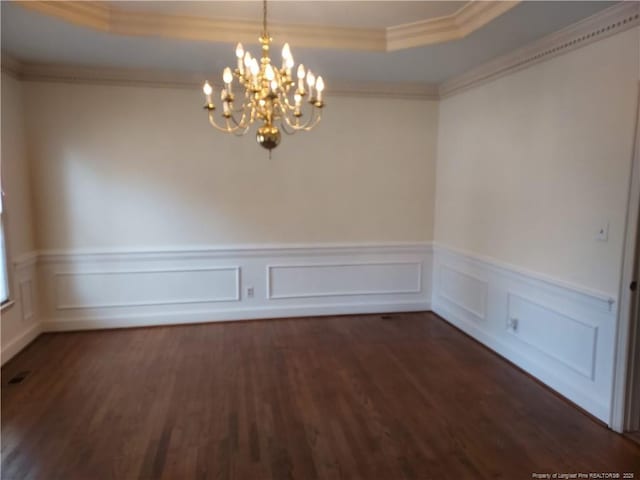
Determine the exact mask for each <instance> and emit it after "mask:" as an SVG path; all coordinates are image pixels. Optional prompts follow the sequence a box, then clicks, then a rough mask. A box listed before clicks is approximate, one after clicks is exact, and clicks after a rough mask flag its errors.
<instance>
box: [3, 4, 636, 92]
mask: <svg viewBox="0 0 640 480" xmlns="http://www.w3.org/2000/svg"><path fill="white" fill-rule="evenodd" d="M465 8H468V7H465ZM638 25H640V2H635V1H627V2H621V3H618V4H616V5H614V6H612V7H610V8H607V9H605V10H603V11H602V12H600V13H597V14H596V15H593V16H591V17H589V18H587V19H585V20H582V21H580V22H578V23H575V24H573V25H571V26H569V27H567V28H565V29H563V30H560V31H558V32H556V33H553V34H551V35H548V36H546V37H544V38H542V39H540V40H537V41H535V42H533V43H530V44H529V45H526V46H524V47H523V48H520V49H518V50H516V51H514V52H511V53H509V54H506V55H503V56H501V57H498V58H496V59H494V60H491V61H489V62H487V63H484V64H482V65H480V66H478V67H476V68H473V69H471V70H469V71H467V72H465V73H463V74H462V75H460V76H457V77H454V78H452V79H450V80H447V81H445V82H444V83H441V84H440V85H438V86H437V85H434V84H420V83H362V82H346V83H345V82H342V83H341V82H332V84H331V87H330V89H329V90H328V91H327V92H326V93H327V95H328V96H351V97H377V98H380V97H389V98H408V99H421V100H438V99H439V98H446V97H449V96H451V95H455V94H457V93H460V92H463V91H465V90H467V89H470V88H472V87H475V86H477V85H481V84H483V83H485V82H489V81H492V80H495V79H497V78H499V77H501V76H504V75H508V74H511V73H514V72H516V71H518V70H521V69H524V68H527V67H529V66H531V65H534V64H536V63H538V62H542V61H545V60H548V59H550V58H553V57H555V56H557V55H561V54H564V53H567V52H570V51H572V50H574V49H576V48H580V47H583V46H585V45H588V44H590V43H591V42H594V41H598V40H602V39H604V38H607V37H609V36H611V35H615V34H617V33H621V32H623V31H625V30H627V29H630V28H633V27H636V26H638ZM1 66H2V72H4V73H7V74H9V75H12V76H14V77H16V78H19V79H21V80H26V81H42V82H65V83H89V84H91V83H93V84H102V85H125V86H147V87H159V88H161V87H167V88H195V87H198V88H199V87H200V85H202V82H203V81H204V79H205V78H206V77H207V76H208V77H209V78H219V77H220V76H219V75H213V76H212V75H204V74H188V73H176V72H161V71H156V70H140V69H122V68H102V67H98V68H96V67H86V66H73V65H57V64H45V63H29V62H22V61H19V60H17V59H15V58H13V57H11V56H9V55H7V54H6V53H5V52H2V62H1Z"/></svg>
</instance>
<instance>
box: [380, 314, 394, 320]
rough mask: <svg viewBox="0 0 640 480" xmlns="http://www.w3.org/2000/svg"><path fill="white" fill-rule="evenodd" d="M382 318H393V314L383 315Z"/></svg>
mask: <svg viewBox="0 0 640 480" xmlns="http://www.w3.org/2000/svg"><path fill="white" fill-rule="evenodd" d="M380 318H381V319H382V320H393V315H382V316H381V317H380Z"/></svg>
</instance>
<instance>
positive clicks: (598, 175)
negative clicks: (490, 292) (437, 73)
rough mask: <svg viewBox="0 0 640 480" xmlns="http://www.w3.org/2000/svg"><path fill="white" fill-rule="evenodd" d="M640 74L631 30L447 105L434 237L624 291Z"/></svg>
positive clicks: (443, 105)
mask: <svg viewBox="0 0 640 480" xmlns="http://www.w3.org/2000/svg"><path fill="white" fill-rule="evenodd" d="M637 80H638V29H632V30H628V31H626V32H623V33H620V34H618V35H614V36H612V37H609V38H606V39H604V40H602V41H599V42H595V43H592V44H590V45H588V46H586V47H583V48H579V49H577V50H575V51H572V52H570V53H568V54H565V55H561V56H558V57H555V58H552V59H550V60H548V61H546V62H542V63H539V64H537V65H534V66H533V67H531V68H527V69H524V70H521V71H518V72H516V73H514V74H511V75H507V76H504V77H501V78H499V79H497V80H495V81H492V82H490V83H487V84H484V85H481V86H479V87H476V88H472V89H470V90H468V91H466V92H463V93H460V94H458V95H454V96H453V97H450V98H446V99H444V100H442V101H441V103H440V117H439V137H438V166H437V182H436V183H437V186H438V187H437V200H436V228H435V239H436V242H438V243H440V244H443V245H446V246H448V247H454V248H457V249H461V250H464V251H467V252H471V253H473V254H477V255H481V256H486V257H490V258H493V259H497V260H499V261H502V262H506V263H509V264H513V265H516V266H518V267H521V268H525V269H529V270H532V271H535V272H541V273H544V274H546V275H549V276H551V277H554V278H557V279H560V280H563V281H567V282H570V283H574V284H576V285H579V286H583V287H588V288H591V289H594V290H599V291H602V292H604V293H606V294H610V295H612V296H616V295H617V291H618V283H619V278H620V261H621V253H622V242H623V231H624V222H625V211H626V210H625V209H626V201H627V193H628V192H627V189H628V177H629V172H630V166H631V152H632V146H633V128H634V118H635V105H636V98H637ZM606 222H609V240H608V241H607V242H599V241H596V240H595V239H594V236H595V233H596V232H597V230H598V227H599V226H600V225H601V224H603V223H606Z"/></svg>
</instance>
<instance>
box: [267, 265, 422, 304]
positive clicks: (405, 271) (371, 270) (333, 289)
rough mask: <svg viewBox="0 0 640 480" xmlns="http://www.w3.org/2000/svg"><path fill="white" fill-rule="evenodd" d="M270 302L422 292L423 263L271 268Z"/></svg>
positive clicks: (269, 282) (268, 278) (268, 292)
mask: <svg viewBox="0 0 640 480" xmlns="http://www.w3.org/2000/svg"><path fill="white" fill-rule="evenodd" d="M267 282H268V287H267V295H268V298H270V299H278V298H310V297H335V296H345V295H353V296H356V295H393V294H401V293H420V291H421V289H422V263H421V262H410V263H399V262H394V263H366V262H364V263H342V264H333V265H332V264H322V263H319V264H310V265H295V264H294V265H269V266H268V267H267Z"/></svg>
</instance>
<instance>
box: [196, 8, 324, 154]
mask: <svg viewBox="0 0 640 480" xmlns="http://www.w3.org/2000/svg"><path fill="white" fill-rule="evenodd" d="M259 40H260V44H261V45H262V58H261V59H260V61H259V62H258V60H257V59H256V58H254V57H252V56H251V54H250V53H249V52H245V50H244V48H243V47H242V44H241V43H238V46H237V47H236V57H237V59H238V65H237V67H236V68H235V69H233V70H232V69H231V68H229V67H226V68H225V69H224V71H223V74H222V80H223V82H224V88H222V90H221V91H220V100H221V101H222V112H221V115H219V119H218V121H216V115H215V110H216V107H215V105H214V103H213V87H212V86H211V84H210V83H209V82H208V81H207V82H205V84H204V87H203V91H204V94H205V97H206V103H205V105H204V109H205V110H206V111H207V114H208V116H209V123H210V124H211V125H212V126H213V127H214V128H216V129H218V130H220V131H222V132H225V133H233V134H235V135H237V136H241V135H245V134H246V133H247V132H248V131H249V128H250V127H251V125H252V124H253V123H254V122H262V125H261V126H260V127H259V128H258V131H257V132H256V140H257V142H258V143H259V144H260V145H261V146H262V147H264V148H266V149H268V150H269V155H271V150H272V149H274V148H275V147H277V146H278V144H279V143H280V139H281V135H280V130H282V131H284V132H285V133H287V134H294V133H296V132H298V131H300V130H305V131H308V130H311V129H312V128H313V127H315V126H316V125H317V124H318V123H319V122H320V119H321V117H322V107H324V102H323V100H322V92H323V91H324V81H323V80H322V77H317V78H316V76H315V75H314V74H313V73H312V72H311V70H306V71H305V68H304V65H302V64H300V65H298V68H297V70H296V72H295V73H296V79H297V81H296V79H294V77H293V74H292V72H293V68H294V61H293V56H292V55H291V50H290V48H289V44H288V43H285V44H284V46H283V48H282V67H281V68H278V67H274V66H273V65H272V63H271V58H269V47H270V45H271V41H272V39H271V37H270V36H269V33H268V31H267V1H266V0H263V18H262V35H261V36H260V38H259ZM234 80H237V81H238V83H239V86H238V87H237V88H236V87H234ZM305 84H306V85H305ZM236 91H238V92H239V93H240V94H241V95H238V97H236V93H235V92H236ZM303 101H305V103H306V104H308V105H309V106H308V107H303ZM303 110H304V111H303ZM220 122H221V123H220ZM278 125H279V126H278Z"/></svg>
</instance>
